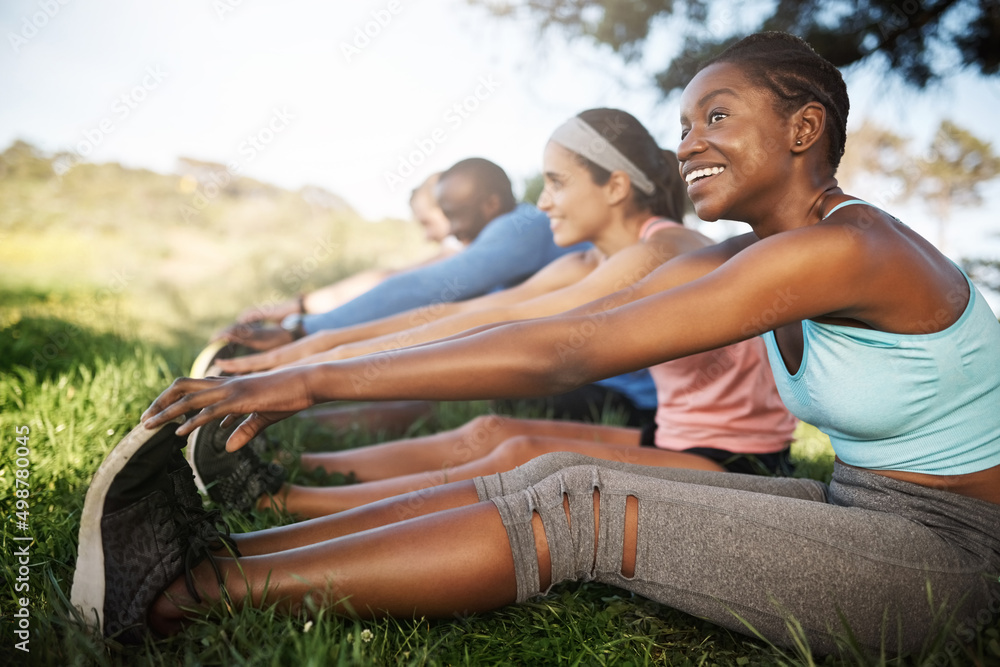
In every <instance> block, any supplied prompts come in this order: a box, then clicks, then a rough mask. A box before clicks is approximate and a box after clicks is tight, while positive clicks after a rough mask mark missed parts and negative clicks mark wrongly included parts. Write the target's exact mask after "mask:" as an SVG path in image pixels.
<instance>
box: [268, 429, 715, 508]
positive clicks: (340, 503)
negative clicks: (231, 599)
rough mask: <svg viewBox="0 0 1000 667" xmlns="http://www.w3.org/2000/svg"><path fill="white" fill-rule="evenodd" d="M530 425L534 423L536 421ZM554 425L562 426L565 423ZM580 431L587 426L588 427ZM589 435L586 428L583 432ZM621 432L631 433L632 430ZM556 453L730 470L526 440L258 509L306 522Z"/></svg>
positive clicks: (291, 491)
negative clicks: (466, 459) (453, 462)
mask: <svg viewBox="0 0 1000 667" xmlns="http://www.w3.org/2000/svg"><path fill="white" fill-rule="evenodd" d="M527 423H528V424H531V423H532V422H527ZM552 423H553V424H558V423H559V422H552ZM523 424H524V422H521V423H520V424H519V425H523ZM541 424H542V425H543V427H547V426H548V424H547V423H545V422H542V423H541ZM576 426H580V427H585V426H586V425H584V424H579V425H576ZM539 430H542V429H539ZM553 430H558V429H553ZM584 430H585V429H580V431H581V432H583V431H584ZM615 430H618V431H631V429H615ZM629 435H636V436H637V435H638V433H637V432H636V431H631V433H630V434H629ZM551 452H573V453H576V454H582V455H584V456H590V457H593V458H595V459H602V460H607V461H621V462H625V463H629V464H632V465H647V466H660V467H670V468H688V469H693V470H717V471H724V468H723V467H722V466H720V465H719V464H717V463H715V462H713V461H710V460H709V459H707V458H704V457H701V456H697V455H694V454H685V453H683V452H670V451H665V450H662V449H656V448H653V447H635V446H630V445H613V444H605V443H602V442H593V441H588V440H569V439H564V438H553V437H546V436H523V435H522V436H518V437H515V438H510V439H508V440H505V441H503V442H502V443H500V444H499V445H498V446H496V447H495V448H494V449H493V450H492V451H490V452H489V453H487V454H486V456H484V457H483V458H479V459H475V460H473V461H470V462H469V463H464V464H462V465H458V466H455V467H446V466H447V463H448V462H447V461H444V462H441V463H443V464H444V465H443V466H441V467H439V469H438V470H434V471H428V472H421V473H416V474H411V475H403V476H400V477H396V478H393V479H383V480H379V481H375V482H363V483H361V484H350V485H346V486H335V487H314V486H295V485H285V486H284V487H283V488H282V489H281V490H280V491H279V492H278V493H277V494H275V495H274V496H263V497H262V498H261V500H260V502H259V503H258V508H261V509H264V508H268V507H274V508H276V509H284V510H285V511H287V512H290V513H292V514H296V515H298V516H303V517H319V516H325V515H327V514H332V513H334V512H341V511H343V510H345V509H350V508H353V507H359V506H361V505H364V504H367V503H371V502H374V501H376V500H381V499H383V498H389V497H392V496H396V495H399V494H403V493H408V492H411V491H417V490H420V489H427V488H431V487H435V486H439V485H441V484H446V483H448V482H454V481H458V480H469V479H472V478H474V477H480V476H482V475H489V474H493V473H498V472H504V471H507V470H510V469H512V468H515V467H517V466H519V465H522V464H524V463H527V462H528V461H530V460H531V459H533V458H535V457H537V456H541V455H542V454H548V453H551ZM441 468H443V469H441Z"/></svg>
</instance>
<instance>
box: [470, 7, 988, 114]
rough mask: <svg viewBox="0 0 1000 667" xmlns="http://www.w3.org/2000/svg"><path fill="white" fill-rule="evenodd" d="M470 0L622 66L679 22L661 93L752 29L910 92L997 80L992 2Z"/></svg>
mask: <svg viewBox="0 0 1000 667" xmlns="http://www.w3.org/2000/svg"><path fill="white" fill-rule="evenodd" d="M468 1H469V3H470V4H473V5H479V6H483V7H485V8H486V9H488V10H489V11H491V12H492V13H493V14H494V15H497V16H506V17H521V16H525V15H526V16H528V17H530V18H531V19H533V20H536V21H537V22H538V24H539V26H540V28H541V29H542V30H546V29H548V28H552V27H558V28H561V29H563V30H564V31H565V32H566V33H567V34H568V35H569V36H570V37H587V38H590V39H592V40H594V41H595V42H597V43H599V44H606V45H608V46H610V47H611V48H612V49H613V50H614V51H615V52H616V53H618V54H620V55H621V56H622V57H623V58H624V59H625V60H626V61H629V60H634V59H637V58H640V57H642V56H643V54H644V51H645V46H646V40H647V38H649V36H650V35H651V33H652V31H653V30H654V29H655V28H657V27H659V26H661V25H663V24H665V23H666V22H667V21H670V20H671V19H679V20H676V21H672V22H671V23H670V25H669V28H670V31H671V32H670V34H671V35H672V36H673V38H674V39H675V40H676V41H678V42H680V43H681V44H682V48H681V51H680V53H679V54H678V55H677V56H675V57H673V58H672V59H670V60H669V62H667V63H664V64H663V66H662V67H663V68H662V69H661V70H660V71H659V73H658V74H657V75H656V85H657V86H658V87H659V89H660V90H661V92H662V93H663V94H664V95H669V94H670V93H672V92H673V91H675V90H678V89H680V88H682V87H683V86H684V85H685V84H687V82H688V81H690V80H691V77H692V76H693V75H694V73H695V71H696V69H697V66H698V63H700V62H702V61H703V60H705V59H706V58H709V57H711V56H713V55H715V54H717V53H719V52H720V51H721V50H722V49H723V48H725V47H726V46H728V45H729V44H731V43H732V42H733V41H735V40H736V39H737V38H739V37H742V36H743V35H745V34H747V33H750V32H756V31H759V30H781V31H785V32H790V33H793V34H796V35H799V36H800V37H802V38H804V39H805V40H806V41H808V42H809V43H810V44H812V46H813V47H814V48H815V49H816V50H817V51H818V52H819V53H820V54H821V55H823V56H824V57H825V58H827V59H828V60H830V62H832V63H833V64H834V65H836V66H838V67H846V66H848V65H853V64H855V63H860V62H862V61H865V60H869V59H872V58H878V59H880V60H881V61H883V62H885V63H886V65H887V66H888V69H889V71H891V72H894V73H895V74H897V75H899V76H900V77H901V78H902V80H903V81H905V82H906V83H907V84H909V85H912V86H915V87H917V88H923V87H925V86H926V85H927V84H928V83H930V82H932V81H936V80H940V79H942V78H944V77H947V76H948V75H950V74H952V73H954V71H956V70H957V69H959V68H972V69H975V70H978V71H979V72H980V73H982V74H983V75H987V76H996V75H997V74H1000V2H997V0H863V1H861V2H847V1H846V0H833V1H830V0H776V2H773V3H762V2H735V3H725V2H721V1H715V0H676V1H675V0H468ZM751 17H759V18H758V19H757V20H754V19H752V18H751ZM651 64H652V65H653V66H654V67H661V65H659V64H657V63H651Z"/></svg>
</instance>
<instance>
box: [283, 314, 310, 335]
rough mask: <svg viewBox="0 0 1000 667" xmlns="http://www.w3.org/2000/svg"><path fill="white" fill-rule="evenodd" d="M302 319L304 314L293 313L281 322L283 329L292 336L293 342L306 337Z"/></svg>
mask: <svg viewBox="0 0 1000 667" xmlns="http://www.w3.org/2000/svg"><path fill="white" fill-rule="evenodd" d="M302 318H303V315H302V313H292V314H291V315H286V316H285V318H284V319H283V320H281V328H282V329H284V330H285V331H287V332H288V333H290V334H292V340H298V339H300V338H302V337H303V336H305V335H306V331H305V329H303V328H302Z"/></svg>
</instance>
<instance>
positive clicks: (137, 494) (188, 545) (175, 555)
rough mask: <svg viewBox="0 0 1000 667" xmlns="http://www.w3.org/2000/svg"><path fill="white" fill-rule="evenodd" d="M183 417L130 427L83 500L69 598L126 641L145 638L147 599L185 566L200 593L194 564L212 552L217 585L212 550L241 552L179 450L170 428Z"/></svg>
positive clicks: (178, 439) (99, 625)
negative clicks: (149, 426) (205, 500)
mask: <svg viewBox="0 0 1000 667" xmlns="http://www.w3.org/2000/svg"><path fill="white" fill-rule="evenodd" d="M181 421H183V420H180V419H178V420H177V422H171V423H169V424H165V425H164V426H163V427H161V428H159V429H157V430H156V431H150V430H148V429H146V427H144V426H142V425H141V424H140V425H139V426H137V427H136V428H135V429H133V430H132V432H130V433H129V434H128V435H127V436H125V438H124V439H123V440H122V441H121V442H120V443H118V445H117V446H116V447H115V448H114V449H113V450H111V453H110V454H108V456H107V458H106V459H105V460H104V462H103V463H102V464H101V467H100V468H99V469H98V470H97V473H96V474H95V475H94V479H93V481H92V482H91V484H90V488H89V489H88V491H87V498H86V500H85V501H84V506H83V514H82V516H81V518H80V537H79V551H78V553H77V560H76V572H75V573H74V576H73V588H72V591H71V599H72V603H73V605H74V606H75V607H77V608H78V609H79V610H80V611H81V613H82V614H83V617H84V618H85V619H86V621H87V623H88V624H90V625H92V626H95V627H97V628H99V629H100V630H101V631H102V632H103V634H104V635H105V636H107V637H115V638H116V639H118V640H119V641H122V642H124V643H139V642H141V641H142V639H143V637H144V636H145V635H146V634H147V633H148V631H149V630H148V626H147V623H146V614H147V612H148V611H149V607H150V606H151V605H152V604H153V602H154V601H155V600H156V598H157V597H158V596H159V595H160V594H161V593H162V592H163V591H164V590H165V589H166V587H167V586H168V585H169V584H170V583H171V582H173V581H174V580H175V579H176V578H177V577H179V576H180V575H181V574H182V573H183V574H184V575H185V577H186V581H187V586H188V590H189V592H190V593H191V595H192V597H193V598H194V599H195V600H199V601H200V597H199V595H198V593H197V591H195V590H194V585H193V581H192V579H191V574H190V571H191V569H192V568H193V567H195V566H196V565H197V564H198V563H200V562H201V561H202V560H203V559H205V558H206V557H207V558H209V560H210V561H211V563H212V566H213V569H215V571H216V575H217V576H218V577H219V580H220V585H221V576H219V571H218V568H217V567H216V565H215V561H214V559H213V557H212V553H211V552H212V551H213V550H216V549H222V548H228V549H229V550H230V551H231V552H232V553H233V554H234V555H238V554H237V552H236V547H235V544H234V543H233V542H232V540H231V539H230V538H229V534H228V532H229V531H228V529H227V528H225V526H224V525H223V524H221V518H220V517H219V514H218V512H208V511H206V510H204V509H203V508H202V506H201V498H200V497H199V496H198V493H197V490H196V489H195V486H194V482H193V478H192V475H191V469H190V468H189V467H188V465H187V463H186V462H185V461H184V457H183V456H182V455H181V452H180V450H181V447H183V446H184V443H185V440H184V438H182V437H178V436H177V435H176V434H175V431H176V430H177V426H178V423H179V422H181ZM219 526H221V527H222V531H223V532H222V533H220V531H219Z"/></svg>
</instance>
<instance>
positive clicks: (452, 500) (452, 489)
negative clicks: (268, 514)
mask: <svg viewBox="0 0 1000 667" xmlns="http://www.w3.org/2000/svg"><path fill="white" fill-rule="evenodd" d="M478 502H480V499H479V495H478V493H477V491H476V485H475V484H474V483H473V482H471V481H463V482H453V483H451V484H444V485H442V486H436V487H433V488H430V489H423V490H420V491H414V492H413V493H407V494H404V495H401V496H395V497H393V498H386V499H385V500H380V501H376V502H373V503H369V504H367V505H362V506H361V507H357V508H355V509H350V510H346V511H344V512H338V513H336V514H330V515H328V516H323V517H320V518H316V519H309V520H306V521H299V522H297V523H293V524H289V525H287V526H279V527H277V528H268V529H265V530H257V531H254V532H252V533H236V534H233V535H232V538H233V541H234V542H235V543H236V546H237V548H238V549H239V551H240V553H241V554H243V555H244V556H259V555H262V554H269V553H275V552H277V551H287V550H289V549H297V548H299V547H304V546H309V545H311V544H316V543H317V542H325V541H327V540H331V539H334V538H336V537H343V536H345V535H352V534H354V533H360V532H362V531H365V530H371V529H373V528H381V527H382V526H387V525H389V524H393V523H398V522H400V521H406V520H408V519H415V518H417V517H421V516H424V515H426V514H433V513H434V512H441V511H444V510H448V509H454V508H456V507H464V506H466V505H474V504H475V503H478Z"/></svg>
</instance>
